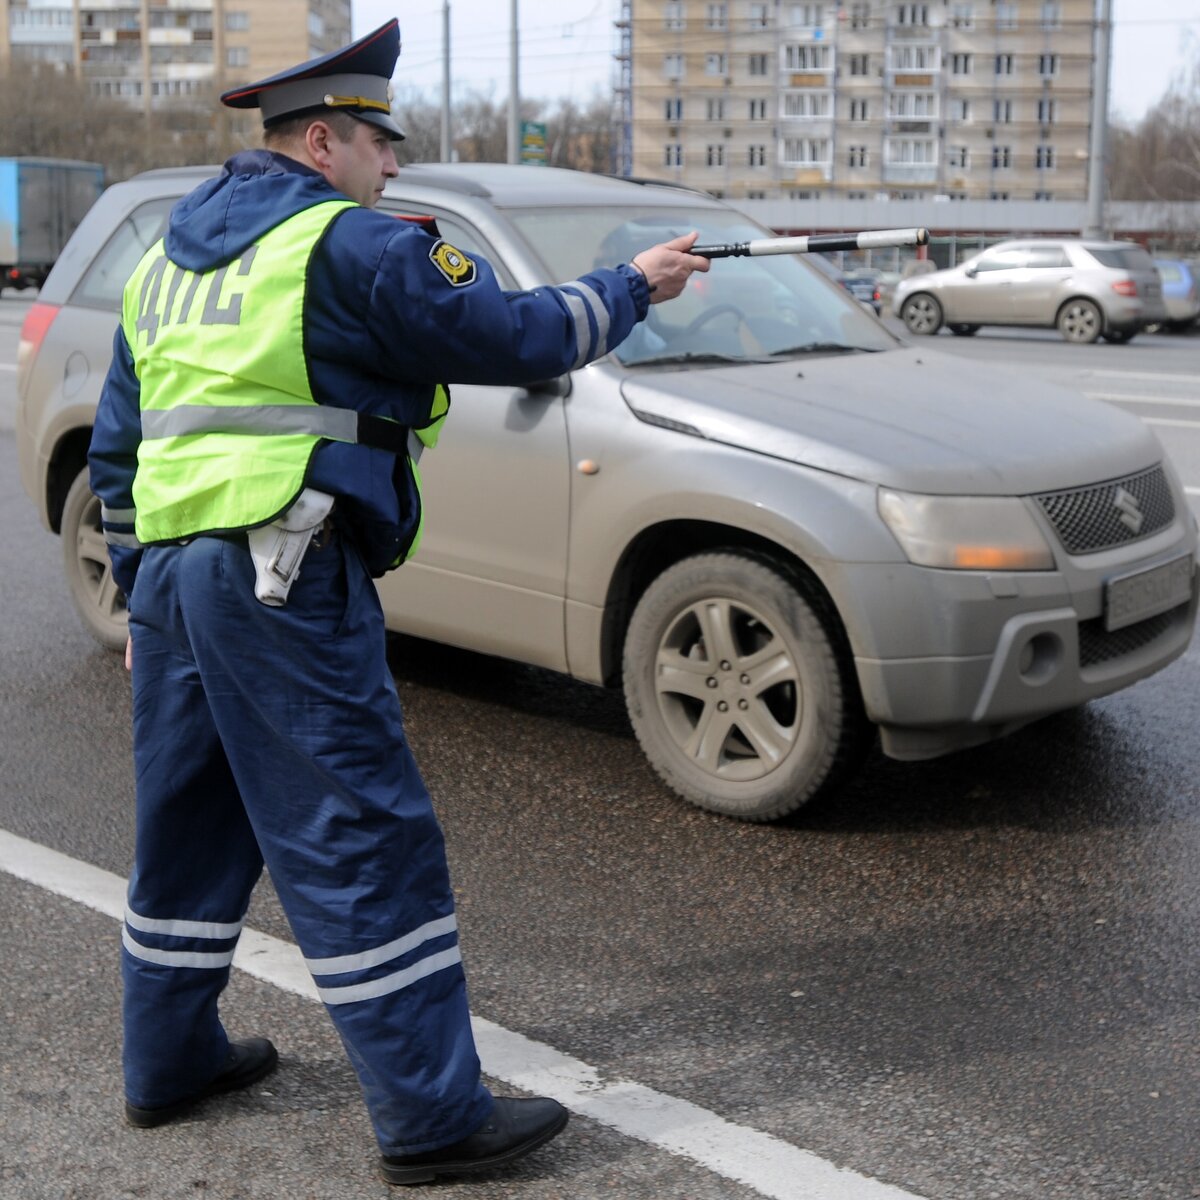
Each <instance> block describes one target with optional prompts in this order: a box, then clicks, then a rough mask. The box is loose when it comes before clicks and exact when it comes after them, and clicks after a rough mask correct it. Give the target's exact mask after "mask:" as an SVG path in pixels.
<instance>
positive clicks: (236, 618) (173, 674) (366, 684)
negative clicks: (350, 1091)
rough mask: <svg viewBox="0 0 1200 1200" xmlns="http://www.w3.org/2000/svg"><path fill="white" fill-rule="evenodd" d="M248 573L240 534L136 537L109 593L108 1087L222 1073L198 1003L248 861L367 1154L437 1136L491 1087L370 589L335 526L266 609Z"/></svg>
mask: <svg viewBox="0 0 1200 1200" xmlns="http://www.w3.org/2000/svg"><path fill="white" fill-rule="evenodd" d="M253 588H254V569H253V565H252V563H251V559H250V554H249V550H248V548H247V546H246V542H245V539H244V538H243V537H229V538H217V537H202V538H197V539H195V540H193V541H191V542H189V543H187V544H186V545H181V546H150V547H147V549H146V551H145V552H144V554H143V558H142V562H141V565H140V567H139V570H138V576H137V582H136V585H135V587H134V590H133V595H132V596H131V597H130V630H131V634H132V637H133V726H134V758H135V766H136V773H137V848H136V857H135V863H134V869H133V873H132V876H131V878H130V882H129V896H128V909H127V912H126V920H125V926H124V930H123V949H122V968H123V979H124V1026H125V1041H124V1070H125V1089H126V1096H127V1098H128V1100H129V1101H130V1102H131V1103H133V1104H135V1105H138V1106H139V1107H156V1106H160V1105H166V1104H170V1103H171V1102H173V1101H174V1100H177V1099H180V1098H182V1097H184V1096H186V1095H189V1094H190V1093H192V1092H194V1091H196V1090H197V1089H198V1088H200V1087H203V1086H204V1085H205V1084H206V1083H207V1082H208V1081H209V1080H211V1079H212V1078H213V1077H214V1076H215V1075H216V1074H217V1073H218V1072H219V1071H220V1070H221V1069H222V1068H223V1066H224V1065H225V1061H226V1058H227V1055H228V1040H227V1038H226V1034H225V1030H224V1028H223V1027H222V1024H221V1021H220V1018H219V1016H218V1012H217V1005H218V998H219V996H220V994H221V991H222V989H223V988H224V986H225V984H226V982H227V980H228V978H229V967H230V962H231V960H232V958H233V951H234V947H235V946H236V944H237V938H238V934H239V933H240V931H241V928H242V923H243V921H244V919H245V914H246V908H247V905H248V903H249V899H250V892H251V890H252V889H253V887H254V884H255V882H256V880H257V879H258V877H259V875H260V873H261V871H262V868H263V864H264V861H265V863H266V866H267V869H268V871H269V872H270V875H271V879H272V882H273V883H274V885H275V888H276V891H277V892H278V894H279V898H280V900H281V901H282V904H283V907H284V910H285V912H286V913H287V917H288V920H289V922H290V924H291V927H292V931H293V934H294V936H295V938H296V942H297V943H298V945H299V947H300V950H301V953H302V954H303V955H304V958H305V961H306V964H307V966H308V968H309V970H310V971H311V972H312V975H313V978H314V980H315V982H316V984H317V987H318V990H319V992H320V994H321V998H322V999H323V1000H324V1002H325V1004H326V1006H327V1009H328V1011H329V1013H330V1015H331V1017H332V1018H333V1021H334V1024H335V1026H336V1028H337V1030H338V1033H339V1034H340V1035H341V1038H342V1041H343V1043H344V1045H345V1047H346V1051H347V1054H348V1055H349V1058H350V1061H351V1062H352V1063H353V1065H354V1068H355V1070H356V1071H357V1073H358V1077H359V1080H360V1081H361V1084H362V1089H363V1093H364V1096H365V1099H366V1103H367V1108H368V1111H369V1112H370V1115H371V1119H372V1122H373V1124H374V1127H375V1133H376V1137H377V1138H378V1141H379V1145H380V1148H381V1149H382V1151H383V1152H384V1153H385V1154H405V1153H419V1152H422V1151H425V1150H432V1149H436V1148H438V1147H439V1146H443V1145H448V1144H450V1143H451V1142H454V1141H457V1140H458V1139H460V1138H462V1137H465V1136H466V1135H467V1134H469V1133H471V1132H473V1131H474V1130H475V1129H476V1128H478V1127H479V1126H480V1125H481V1124H482V1123H483V1122H484V1121H485V1120H486V1119H487V1117H488V1114H489V1113H490V1110H491V1104H492V1099H491V1095H490V1094H489V1092H488V1091H487V1089H486V1088H485V1087H484V1086H483V1085H482V1083H481V1082H480V1067H479V1059H478V1056H477V1055H476V1052H475V1045H474V1041H473V1039H472V1035H471V1027H470V1021H469V1015H468V1009H467V998H466V985H465V980H464V976H463V969H462V964H461V960H460V955H459V948H458V934H457V929H456V924H455V914H454V897H453V893H452V891H451V887H450V879H449V873H448V870H447V865H446V854H445V848H444V844H443V839H442V832H441V829H440V827H439V825H438V823H437V819H436V818H435V816H434V813H433V808H432V805H431V803H430V798H429V794H428V792H427V791H426V789H425V786H424V784H423V783H422V781H421V777H420V774H419V772H418V771H417V767H416V764H415V762H414V761H413V757H412V754H411V753H410V751H409V748H408V744H407V742H406V740H405V737H404V727H403V720H402V716H401V711H400V702H399V699H398V697H397V695H396V689H395V683H394V681H393V680H392V677H391V673H390V672H389V670H388V667H387V661H386V656H385V639H384V627H383V616H382V612H381V611H380V607H379V600H378V597H377V596H376V593H375V588H374V586H373V584H372V582H371V580H370V578H369V576H368V575H367V573H366V571H365V569H364V568H363V566H362V563H361V561H360V560H359V558H358V555H357V554H356V553H355V551H354V549H353V546H352V545H351V544H350V543H349V542H348V541H346V540H345V539H344V538H343V537H341V536H340V535H338V534H336V533H335V534H334V536H333V537H332V539H331V540H330V542H329V544H328V545H325V546H323V547H320V548H318V547H316V546H314V547H313V548H311V549H310V550H309V552H308V556H307V557H306V559H305V561H304V565H303V568H302V570H301V574H300V577H299V579H298V580H297V581H296V583H295V584H294V585H293V587H292V592H291V596H290V598H289V600H288V603H287V604H286V605H285V606H284V607H282V608H268V607H267V606H265V605H263V604H261V603H260V602H259V601H257V600H256V599H255V598H254V591H253Z"/></svg>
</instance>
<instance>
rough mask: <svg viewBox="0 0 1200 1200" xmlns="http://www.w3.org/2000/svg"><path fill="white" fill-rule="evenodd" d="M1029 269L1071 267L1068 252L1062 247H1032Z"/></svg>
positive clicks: (1028, 263)
mask: <svg viewBox="0 0 1200 1200" xmlns="http://www.w3.org/2000/svg"><path fill="white" fill-rule="evenodd" d="M1025 265H1026V266H1027V267H1069V266H1070V265H1071V263H1070V260H1069V259H1068V258H1067V252H1066V251H1065V250H1064V249H1063V248H1062V247H1061V246H1030V247H1029V258H1028V259H1027V261H1026V263H1025Z"/></svg>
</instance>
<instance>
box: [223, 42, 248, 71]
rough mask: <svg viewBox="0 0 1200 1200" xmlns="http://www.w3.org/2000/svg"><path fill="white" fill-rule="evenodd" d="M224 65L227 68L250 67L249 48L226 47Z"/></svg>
mask: <svg viewBox="0 0 1200 1200" xmlns="http://www.w3.org/2000/svg"><path fill="white" fill-rule="evenodd" d="M225 65H226V66H227V67H248V66H249V65H250V47H249V46H227V47H226V48H225Z"/></svg>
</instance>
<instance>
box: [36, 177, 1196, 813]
mask: <svg viewBox="0 0 1200 1200" xmlns="http://www.w3.org/2000/svg"><path fill="white" fill-rule="evenodd" d="M201 177H202V173H201V172H197V171H190V172H189V171H173V172H157V173H151V174H149V175H146V176H142V177H139V178H138V179H135V180H132V181H130V182H129V183H127V184H123V185H119V186H118V187H116V188H113V189H110V191H109V192H108V193H106V195H105V197H103V198H102V199H101V201H100V202H99V204H98V205H97V208H96V209H95V210H93V213H92V214H90V215H89V218H88V219H87V221H85V223H84V226H83V227H81V229H80V231H79V233H78V234H77V235H76V239H75V240H74V241H73V243H72V246H71V247H69V252H68V253H66V254H64V256H63V259H62V260H60V265H59V267H57V268H56V269H55V273H54V274H53V275H52V277H51V279H50V280H49V281H48V282H47V286H46V288H45V289H44V291H43V293H42V297H41V300H40V302H39V304H38V305H36V306H35V307H34V308H33V309H32V310H31V312H30V318H29V321H27V323H26V330H25V335H24V338H23V345H22V350H21V368H20V378H19V390H20V405H19V414H18V445H19V454H20V460H21V470H22V479H23V482H24V485H25V487H26V489H27V491H28V492H29V494H30V495H31V496H32V498H33V499H34V501H35V503H36V504H37V505H38V507H39V510H40V512H41V515H42V518H43V520H44V522H45V523H46V524H47V526H48V527H50V528H51V529H54V530H56V531H58V532H60V533H61V534H62V536H63V540H64V561H65V564H66V571H67V577H68V581H69V582H70V586H71V590H72V595H73V598H74V599H75V602H76V605H77V607H78V608H79V611H80V614H81V616H82V617H83V619H84V621H85V623H87V624H88V626H89V628H91V629H92V631H93V632H94V633H95V634H96V635H97V636H98V637H99V638H100V639H101V640H102V641H105V642H107V643H108V644H113V645H117V644H120V643H121V642H122V641H123V624H122V622H123V618H124V613H123V606H122V602H121V597H120V595H119V593H117V592H116V591H115V589H114V588H113V586H112V583H111V578H110V577H109V576H107V574H106V560H105V556H104V553H103V543H102V541H100V540H99V534H98V509H97V506H96V505H95V501H94V500H93V499H91V497H90V493H87V491H86V475H84V474H82V472H83V470H84V459H83V455H84V452H85V450H86V445H87V441H88V437H89V432H90V424H91V419H92V412H93V411H94V407H95V403H96V398H97V395H98V391H99V387H100V384H101V382H102V380H103V376H104V372H105V370H106V367H107V363H108V355H109V352H110V347H111V338H112V332H113V328H114V326H115V319H116V318H115V309H114V305H115V303H116V297H118V296H119V293H120V285H121V283H122V282H123V278H124V277H125V275H127V274H128V271H129V270H130V269H131V268H132V266H133V264H134V263H135V262H136V261H137V257H138V255H139V253H140V251H141V250H142V249H144V247H145V246H148V245H149V244H151V243H152V242H153V240H154V239H155V237H157V230H158V228H159V226H160V225H161V219H162V217H163V216H165V212H166V210H167V209H168V208H169V206H170V204H171V202H173V200H174V199H175V198H176V197H177V196H178V195H179V194H181V193H182V192H184V191H186V190H188V189H189V188H190V187H191V186H193V185H194V184H195V183H196V182H197V181H198V179H199V178H201ZM382 207H384V208H385V209H387V210H390V211H394V212H397V213H402V212H403V213H420V214H428V215H432V216H433V217H435V218H436V220H437V222H438V226H439V228H440V230H441V233H442V235H443V236H444V237H446V238H447V240H449V241H450V242H451V243H453V244H454V245H455V246H456V247H458V248H459V249H460V250H462V251H464V252H465V253H466V254H468V255H476V254H478V255H484V256H486V257H487V258H488V259H489V260H490V261H491V262H492V263H493V264H494V265H495V266H496V267H497V270H498V272H499V274H500V277H501V279H502V281H503V283H504V284H505V286H507V287H510V288H524V289H532V288H537V287H539V286H542V285H544V284H546V283H549V282H553V281H555V280H562V279H571V278H575V277H577V276H578V275H579V274H580V273H581V272H582V271H585V270H587V269H588V268H589V267H591V266H592V265H594V264H598V263H609V264H611V263H616V262H620V261H628V259H629V258H630V257H631V256H632V254H633V253H635V252H636V251H637V250H638V249H640V248H642V247H644V246H648V245H651V244H652V243H654V242H656V241H661V240H663V239H665V238H667V237H669V236H673V235H675V234H679V233H684V232H687V231H689V230H692V229H698V230H699V231H700V233H701V238H702V240H705V241H712V242H733V241H739V240H746V239H748V238H750V237H754V236H761V234H762V231H761V230H760V229H758V228H757V227H755V226H754V225H753V224H752V223H751V222H749V221H748V220H747V219H746V218H745V217H743V216H742V215H740V214H738V213H737V212H736V211H734V210H733V209H731V208H729V207H727V206H726V205H724V204H722V203H720V202H718V201H716V200H713V199H711V198H709V197H706V196H703V195H700V194H696V193H689V192H687V191H685V190H681V189H678V188H668V187H657V186H653V185H647V184H638V183H634V182H628V181H617V180H613V179H608V178H602V177H595V176H587V175H581V174H576V173H573V172H561V171H553V170H548V169H545V168H521V167H508V166H501V165H495V164H462V165H456V166H453V167H449V166H410V167H406V168H404V169H403V170H402V172H401V174H400V176H399V178H398V179H396V180H393V181H391V182H390V184H389V187H388V191H387V194H386V196H385V198H384V201H383V205H382ZM914 282H916V281H914ZM431 371H432V372H435V373H436V365H431ZM452 393H453V400H452V408H451V415H450V420H449V422H448V424H447V426H446V429H445V431H444V433H443V435H442V439H441V442H440V444H439V446H438V447H437V449H436V450H435V451H431V452H430V453H429V454H427V455H426V456H425V457H424V458H423V459H422V464H421V465H422V473H423V476H424V485H425V486H424V490H425V504H426V532H425V539H424V542H423V544H422V547H421V551H420V554H419V555H418V557H417V558H416V559H415V560H414V561H413V562H411V563H410V564H407V565H405V566H404V567H403V568H402V569H400V570H399V571H396V572H394V573H392V574H390V575H388V576H386V577H385V578H383V579H382V580H380V582H379V593H380V597H381V599H382V603H383V606H384V609H385V612H386V615H387V621H388V624H389V627H390V628H392V629H394V630H397V631H401V632H404V633H409V634H414V635H418V636H420V637H424V638H430V639H433V640H436V641H441V642H445V643H449V644H453V645H456V646H461V647H466V648H469V649H472V650H475V651H479V652H482V653H486V654H492V655H499V656H504V657H507V658H511V659H515V660H518V661H521V662H525V663H530V664H534V665H537V666H540V667H546V668H550V669H552V670H555V671H559V672H565V673H568V674H570V675H572V676H574V677H576V678H578V679H580V680H585V681H588V682H590V683H595V684H601V685H606V686H613V687H618V686H619V687H623V689H624V693H625V698H626V702H627V705H628V710H629V713H630V718H631V721H632V723H633V727H634V730H635V732H636V734H637V736H638V738H639V740H640V742H641V744H642V746H643V748H644V750H645V752H646V754H647V756H648V758H649V759H650V761H651V763H652V764H653V765H654V767H655V768H656V770H657V771H658V772H659V774H660V775H661V776H662V778H663V779H664V780H665V781H666V782H667V784H669V786H670V787H672V788H673V789H674V790H675V791H676V792H677V793H678V794H679V795H681V796H683V797H684V798H686V799H688V800H690V801H692V802H693V803H696V804H699V805H702V806H704V807H707V808H710V809H713V810H716V811H719V812H722V813H726V814H728V815H731V816H735V817H741V818H745V819H750V820H767V819H771V818H775V817H779V816H782V815H784V814H786V813H788V812H791V811H792V810H794V809H796V808H798V807H799V806H800V805H802V804H804V803H805V802H806V801H808V800H810V799H811V798H812V797H814V796H816V795H819V794H822V793H827V792H829V791H830V790H831V789H833V788H835V787H837V786H838V785H839V784H840V783H841V782H843V781H844V780H845V778H846V777H847V775H848V773H849V772H851V771H852V770H853V769H854V767H855V766H856V765H857V764H858V763H859V762H860V761H861V759H862V757H863V753H864V750H865V748H866V746H867V745H868V743H869V740H870V739H871V738H872V737H873V736H874V735H875V734H876V732H878V733H879V734H880V735H881V736H882V744H883V748H884V750H885V751H886V752H887V753H888V754H891V755H893V756H895V757H899V758H922V757H928V756H933V755H937V754H942V753H945V752H947V751H951V750H956V749H960V748H963V747H966V746H970V745H973V744H977V743H980V742H984V741H987V740H988V739H990V738H994V737H997V736H1000V735H1003V734H1006V733H1008V732H1010V731H1012V730H1014V729H1016V728H1018V727H1020V726H1021V725H1024V724H1026V723H1027V722H1029V721H1032V720H1034V719H1036V718H1038V717H1041V716H1043V715H1046V714H1048V713H1051V712H1055V711H1058V710H1061V709H1064V708H1068V707H1071V706H1074V705H1079V704H1083V703H1085V702H1086V701H1088V700H1090V699H1092V698H1094V697H1097V696H1101V695H1104V694H1106V693H1109V692H1112V691H1115V690H1117V689H1119V688H1122V687H1125V686H1128V685H1130V684H1132V683H1134V682H1136V681H1137V680H1139V679H1142V678H1144V677H1145V676H1147V675H1150V674H1151V673H1153V672H1155V671H1157V670H1160V669H1161V668H1163V667H1164V666H1166V665H1167V664H1168V663H1169V662H1171V661H1172V660H1173V659H1174V658H1176V657H1177V656H1179V655H1180V654H1181V653H1182V652H1183V651H1184V649H1185V648H1186V646H1187V644H1188V641H1189V639H1190V637H1191V632H1192V626H1193V621H1194V616H1195V607H1196V578H1195V567H1194V557H1195V549H1196V529H1195V523H1194V521H1193V519H1192V516H1191V514H1190V510H1189V508H1188V506H1187V503H1186V500H1185V497H1184V494H1183V491H1182V489H1181V487H1180V484H1179V482H1178V480H1177V478H1176V476H1175V473H1174V471H1173V470H1172V468H1171V465H1170V463H1169V462H1168V461H1167V459H1166V456H1165V455H1164V452H1163V449H1162V447H1161V445H1160V444H1159V443H1158V441H1157V440H1156V438H1155V437H1154V435H1153V434H1152V433H1151V432H1150V431H1149V430H1148V429H1147V427H1146V426H1145V425H1143V424H1142V423H1141V422H1140V421H1138V420H1137V419H1136V418H1135V417H1133V416H1130V415H1128V414H1126V413H1123V412H1121V411H1119V410H1117V409H1115V408H1111V407H1108V406H1106V405H1103V404H1101V403H1098V402H1095V401H1091V400H1088V399H1085V398H1083V397H1081V396H1079V395H1077V394H1074V393H1071V392H1069V391H1066V390H1063V389H1059V388H1055V387H1051V386H1049V385H1046V384H1043V383H1042V382H1041V381H1039V380H1038V379H1036V378H1034V377H1030V376H1027V375H1020V374H1015V373H1014V374H1005V373H1003V372H999V371H997V372H995V373H994V374H993V376H992V377H991V386H990V387H989V389H988V391H987V392H986V393H984V392H981V390H980V389H979V388H978V387H976V386H974V385H973V384H972V382H971V380H970V379H969V378H967V377H966V376H964V374H963V371H962V366H961V363H959V362H958V361H952V360H948V359H943V358H941V357H940V356H938V355H936V354H933V353H930V352H929V351H928V350H927V349H924V348H923V349H921V350H919V351H918V350H917V349H914V348H913V347H912V346H910V345H907V344H905V343H903V342H902V341H900V340H898V339H896V338H895V337H893V336H892V335H891V334H890V333H888V332H887V330H886V329H884V328H883V326H882V325H880V323H879V322H878V321H876V320H875V319H874V318H873V317H871V316H869V315H868V314H866V313H864V312H863V311H862V310H861V308H860V306H859V305H858V304H857V303H856V302H855V301H854V300H853V298H851V297H850V296H848V295H847V294H846V292H845V290H844V289H842V288H840V287H838V286H837V285H836V284H834V283H831V282H830V281H829V280H828V279H826V278H825V277H824V276H823V275H822V274H821V273H819V272H818V271H816V270H814V269H813V268H812V267H811V266H810V265H808V264H807V263H806V262H805V261H804V260H803V258H800V257H792V258H757V259H755V258H748V259H740V260H729V261H723V262H718V263H714V266H713V269H712V271H711V272H709V273H708V274H707V275H704V276H696V277H694V279H693V281H692V282H691V284H689V287H688V289H687V291H686V292H685V293H684V295H683V296H682V297H680V298H679V299H678V300H675V301H672V302H671V303H669V304H664V305H658V306H654V307H653V308H652V310H651V314H650V317H649V319H648V320H647V321H646V322H645V323H644V324H643V325H642V326H641V327H639V328H638V329H637V330H636V331H635V333H634V334H633V335H632V336H631V337H630V338H629V339H628V340H627V341H626V342H625V343H624V344H622V345H621V346H619V347H617V348H616V349H615V350H614V351H613V352H612V353H610V354H609V355H608V356H607V357H606V358H604V359H602V360H600V361H597V362H595V363H592V364H591V365H589V366H586V367H584V368H582V369H581V370H578V371H575V372H574V373H572V374H571V375H569V376H567V377H564V378H562V379H556V380H530V381H529V382H528V384H527V386H524V387H477V386H456V387H454V388H453V389H452Z"/></svg>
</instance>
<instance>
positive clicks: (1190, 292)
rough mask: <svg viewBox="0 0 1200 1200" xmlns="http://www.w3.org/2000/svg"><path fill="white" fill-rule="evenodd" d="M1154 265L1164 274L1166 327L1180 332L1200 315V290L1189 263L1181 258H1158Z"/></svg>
mask: <svg viewBox="0 0 1200 1200" xmlns="http://www.w3.org/2000/svg"><path fill="white" fill-rule="evenodd" d="M1154 265H1155V266H1156V267H1157V268H1158V273H1159V275H1160V276H1162V292H1163V300H1164V302H1165V303H1166V306H1167V316H1166V320H1164V321H1163V322H1162V324H1163V326H1164V328H1166V329H1171V330H1174V331H1176V332H1180V331H1182V330H1184V329H1187V328H1188V327H1189V326H1191V325H1193V324H1194V323H1195V321H1196V318H1197V317H1200V291H1198V290H1197V285H1196V275H1195V272H1194V271H1193V270H1192V267H1191V265H1190V264H1189V263H1186V262H1184V261H1183V260H1182V259H1179V258H1156V259H1155V260H1154Z"/></svg>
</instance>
